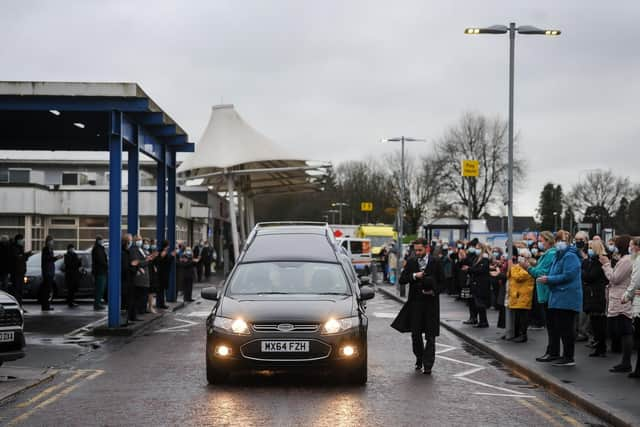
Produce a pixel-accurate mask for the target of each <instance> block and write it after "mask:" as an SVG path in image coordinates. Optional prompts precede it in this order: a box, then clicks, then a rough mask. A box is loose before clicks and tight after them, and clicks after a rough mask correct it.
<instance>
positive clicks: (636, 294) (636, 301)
mask: <svg viewBox="0 0 640 427" xmlns="http://www.w3.org/2000/svg"><path fill="white" fill-rule="evenodd" d="M632 259H633V270H632V271H631V283H630V284H629V287H628V288H627V290H626V291H625V293H624V296H625V299H626V300H628V301H632V306H631V311H632V312H633V316H634V317H640V255H636V256H635V257H632Z"/></svg>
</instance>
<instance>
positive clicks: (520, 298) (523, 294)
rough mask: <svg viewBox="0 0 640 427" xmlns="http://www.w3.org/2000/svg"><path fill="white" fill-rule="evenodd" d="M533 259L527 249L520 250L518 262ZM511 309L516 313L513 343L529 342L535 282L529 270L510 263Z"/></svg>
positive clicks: (508, 274)
mask: <svg viewBox="0 0 640 427" xmlns="http://www.w3.org/2000/svg"><path fill="white" fill-rule="evenodd" d="M529 258H531V252H529V250H528V249H525V248H519V249H518V262H520V261H526V260H527V259H529ZM507 278H508V279H509V308H510V309H511V310H512V311H513V313H514V318H515V319H514V320H515V322H514V332H515V333H514V336H513V338H511V339H510V341H513V342H518V343H520V342H527V328H528V326H529V311H531V306H532V304H533V288H534V287H535V280H534V278H533V277H531V275H529V273H528V272H527V270H525V269H524V268H522V267H521V266H520V265H519V264H514V263H513V262H511V261H509V271H508V273H507Z"/></svg>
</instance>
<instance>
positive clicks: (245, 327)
mask: <svg viewBox="0 0 640 427" xmlns="http://www.w3.org/2000/svg"><path fill="white" fill-rule="evenodd" d="M213 326H214V327H215V328H219V329H222V330H225V331H227V332H232V333H234V334H238V335H249V333H250V331H249V324H248V323H247V322H245V321H244V320H242V319H228V318H226V317H217V316H216V317H215V318H214V319H213Z"/></svg>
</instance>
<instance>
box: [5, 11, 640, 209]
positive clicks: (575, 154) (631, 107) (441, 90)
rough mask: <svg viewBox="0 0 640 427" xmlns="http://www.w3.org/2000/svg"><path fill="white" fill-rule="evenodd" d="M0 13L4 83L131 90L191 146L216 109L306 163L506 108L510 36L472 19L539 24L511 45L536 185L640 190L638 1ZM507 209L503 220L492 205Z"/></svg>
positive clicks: (520, 197) (352, 154)
mask: <svg viewBox="0 0 640 427" xmlns="http://www.w3.org/2000/svg"><path fill="white" fill-rule="evenodd" d="M1 10H2V13H0V40H2V43H0V65H1V66H0V80H27V81H30V80H59V81H60V80H61V81H131V82H137V83H139V84H140V85H141V86H142V88H143V89H144V90H145V91H146V92H147V93H148V94H149V95H150V96H151V97H152V98H153V99H154V100H155V101H156V102H157V103H158V104H159V105H160V106H161V107H162V108H163V109H164V110H165V111H167V112H168V113H169V114H170V115H172V117H173V118H174V119H175V120H176V121H177V122H178V123H179V124H180V125H182V127H183V128H184V129H185V130H186V131H187V132H188V133H189V135H190V139H191V140H192V141H194V142H196V143H197V141H198V139H199V137H200V135H201V134H202V132H203V130H204V128H205V126H206V124H207V121H208V118H209V113H210V107H211V106H212V105H215V104H219V103H220V102H221V101H223V102H224V103H233V104H235V106H236V109H237V110H238V112H239V113H240V114H241V115H242V116H243V117H244V118H245V120H247V122H249V123H250V124H251V125H252V126H253V127H254V128H256V129H257V130H259V131H260V132H262V133H263V134H265V135H267V136H268V137H270V138H271V139H273V140H275V141H277V142H278V143H280V144H282V145H283V146H287V147H290V148H291V149H295V150H297V151H298V152H300V153H302V154H303V155H304V156H305V157H307V158H309V159H317V160H331V161H333V162H334V163H339V162H340V161H344V160H350V159H360V158H363V157H366V156H368V155H374V156H383V155H384V153H386V152H390V151H392V150H394V149H396V148H397V147H395V146H393V145H385V144H381V143H380V142H379V140H380V139H381V138H383V137H390V136H398V135H402V134H404V135H409V136H415V137H423V138H426V139H427V140H428V141H429V143H427V144H414V145H410V146H409V155H410V156H416V157H419V156H422V155H423V154H425V153H429V152H430V151H431V150H432V149H433V141H434V140H436V139H438V138H440V137H441V136H442V134H443V133H444V131H445V129H446V128H447V127H448V126H450V125H452V124H454V123H455V122H456V121H457V120H458V119H459V117H460V116H461V115H462V113H463V112H465V111H477V112H481V113H483V114H486V115H489V116H494V115H502V116H503V117H504V118H506V116H507V101H508V96H507V95H508V37H507V36H506V35H502V36H475V37H470V36H465V35H464V34H463V29H464V28H465V27H467V26H476V25H480V26H482V25H486V26H488V25H492V24H508V23H509V22H510V21H515V22H516V23H517V24H523V25H524V24H530V25H536V26H539V27H545V28H546V27H549V28H559V29H561V30H562V36H560V37H557V38H551V37H540V36H518V37H517V39H516V83H515V87H516V91H515V124H516V131H517V132H518V133H519V134H520V137H521V146H520V147H519V151H520V153H521V155H522V157H523V158H524V159H525V161H526V164H527V170H528V178H527V181H526V182H525V183H522V185H521V188H520V191H519V192H518V193H517V195H516V199H515V209H516V214H533V213H534V209H535V207H536V206H537V202H538V195H539V192H540V190H541V189H542V186H543V185H544V183H545V182H547V181H553V182H556V183H560V184H562V185H563V187H566V188H569V187H570V186H571V185H572V184H573V183H574V182H575V181H576V180H577V179H578V178H579V176H580V174H581V173H582V174H584V173H585V171H587V170H589V169H595V168H611V169H613V170H614V171H616V172H617V173H619V174H621V175H625V176H629V177H631V179H632V180H633V181H634V182H636V183H640V172H639V168H638V160H639V154H640V148H639V147H640V145H639V141H640V120H639V119H638V117H639V113H640V111H639V110H640V108H639V107H640V79H639V78H638V75H639V71H640V47H639V44H638V41H639V40H640V32H639V30H638V29H639V28H640V26H639V25H640V2H638V1H637V0H629V1H616V2H602V1H596V0H589V1H587V0H575V1H562V2H559V1H557V0H555V1H542V0H536V1H527V2H525V1H517V2H516V1H478V0H470V1H455V2H445V1H425V0H419V1H397V2H390V1H372V0H366V1H348V0H338V1H333V0H323V1H310V0H309V1H303V0H290V1H276V0H273V1H268V0H255V1H242V0H232V1H214V0H206V1H193V0H190V1H157V0H155V1H151V0H149V1H136V0H123V1H97V0H95V1H91V0H76V1H69V0H67V1H64V2H60V1H31V0H15V1H11V0H6V1H3V2H2V9H1ZM496 213H499V212H496Z"/></svg>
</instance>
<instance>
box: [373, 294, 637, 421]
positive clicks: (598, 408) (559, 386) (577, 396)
mask: <svg viewBox="0 0 640 427" xmlns="http://www.w3.org/2000/svg"><path fill="white" fill-rule="evenodd" d="M376 288H377V290H379V291H380V292H382V293H383V294H385V295H386V296H388V297H390V298H392V299H394V300H396V301H398V302H400V303H403V304H404V303H405V302H406V299H405V298H402V297H400V296H398V295H396V293H395V292H394V291H395V288H394V289H387V288H385V287H382V286H377V287H376ZM440 325H441V326H442V327H443V328H445V329H446V330H447V331H449V332H451V333H453V334H454V335H456V336H458V337H460V338H462V339H463V340H465V341H467V342H468V343H469V344H471V345H473V346H474V347H476V348H478V349H480V350H482V351H483V352H485V353H487V354H489V355H491V356H493V357H494V358H496V359H497V360H499V361H500V362H501V363H503V364H504V365H505V366H507V367H508V368H509V369H511V370H512V371H513V372H514V373H515V374H516V375H518V376H520V377H521V378H523V379H525V380H527V381H529V382H533V383H535V384H538V385H540V386H542V387H544V388H545V389H546V390H548V391H549V392H551V393H553V394H555V395H556V396H558V397H560V398H562V399H564V400H566V401H568V402H569V403H571V404H573V405H574V406H576V407H578V408H580V409H582V410H585V411H587V412H589V413H590V414H592V415H595V416H596V417H598V418H600V419H602V420H603V421H606V422H608V423H610V424H611V425H614V426H621V427H622V426H624V427H628V426H634V425H638V424H637V422H634V421H631V420H633V417H631V416H630V415H627V414H620V412H621V411H620V410H617V409H614V408H612V407H611V406H609V405H606V404H604V403H597V404H596V403H594V402H593V399H592V398H590V397H589V396H587V395H585V394H584V393H582V392H580V391H578V390H575V389H574V388H573V387H570V386H567V385H566V384H564V383H562V382H561V381H559V380H556V379H554V378H552V377H550V376H549V375H545V374H543V373H540V372H537V371H535V370H533V369H530V368H528V367H526V366H524V365H523V364H521V363H518V362H517V361H515V360H513V359H512V358H510V357H507V356H505V355H504V354H502V353H500V352H498V351H496V350H494V349H492V348H491V347H490V346H488V345H486V344H484V343H483V342H482V341H479V340H477V339H476V338H474V337H472V336H470V335H468V334H465V333H464V332H463V331H461V330H459V329H457V328H455V327H454V326H451V325H449V324H447V322H445V321H442V320H441V321H440Z"/></svg>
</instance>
